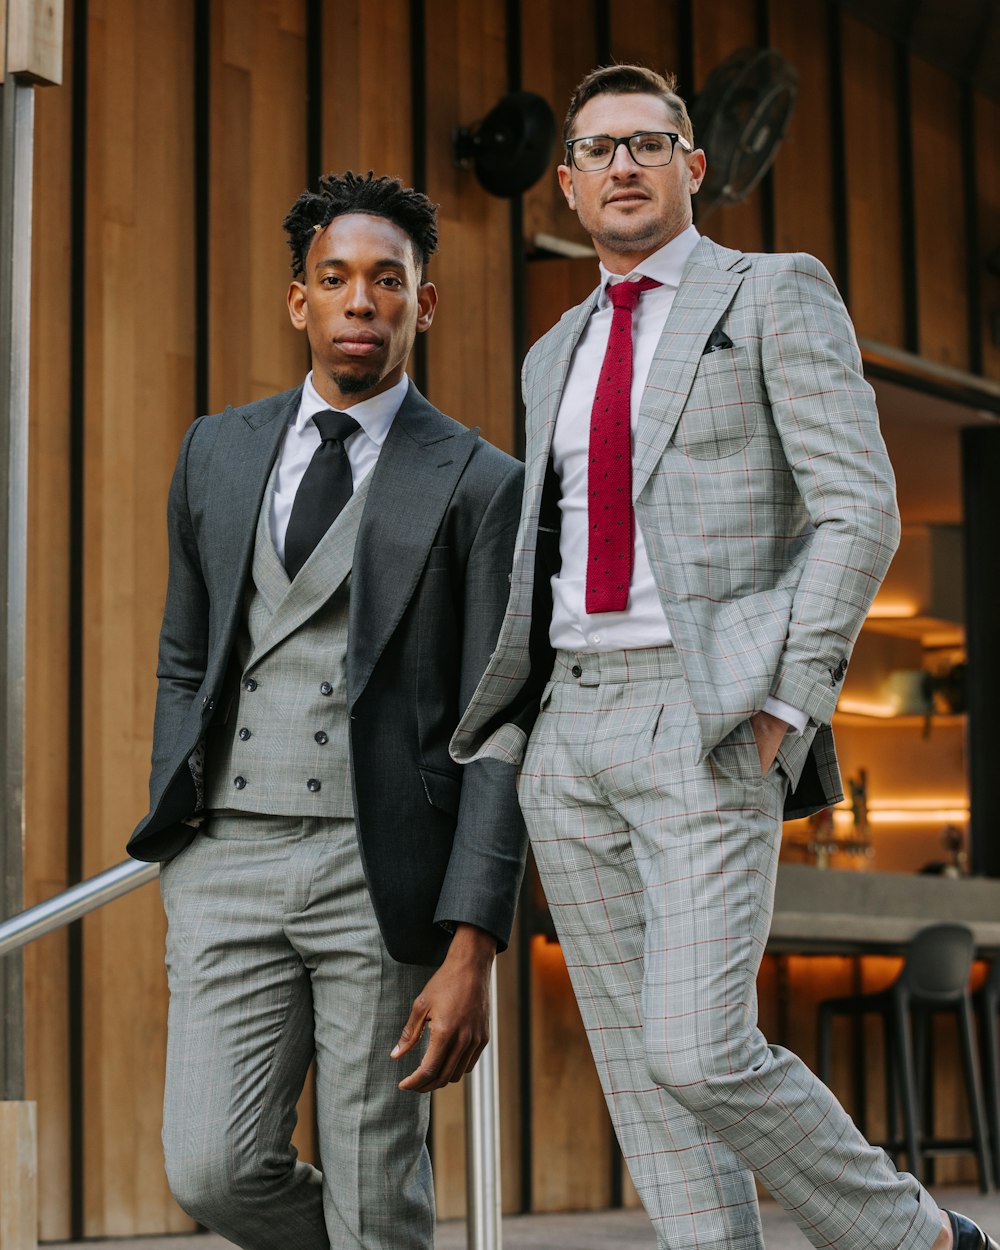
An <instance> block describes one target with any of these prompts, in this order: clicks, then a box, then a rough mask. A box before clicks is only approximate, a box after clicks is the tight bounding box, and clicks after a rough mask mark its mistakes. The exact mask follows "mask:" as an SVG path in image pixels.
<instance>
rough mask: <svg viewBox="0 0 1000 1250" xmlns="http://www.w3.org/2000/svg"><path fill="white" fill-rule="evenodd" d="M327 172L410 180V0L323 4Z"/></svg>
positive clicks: (329, 1) (348, 0)
mask: <svg viewBox="0 0 1000 1250" xmlns="http://www.w3.org/2000/svg"><path fill="white" fill-rule="evenodd" d="M323 67H324V74H323V171H324V173H325V172H327V171H336V172H338V173H343V172H344V170H347V169H353V170H354V171H355V173H362V174H363V173H366V172H367V171H368V170H369V169H373V170H374V171H375V173H376V174H391V175H393V176H394V177H396V178H400V179H401V180H402V181H403V182H405V183H406V184H407V185H409V183H410V182H411V180H412V177H413V160H412V151H413V146H412V135H411V124H410V122H411V119H410V4H409V0H385V2H384V3H382V4H377V5H374V4H369V3H366V0H325V3H324V5H323Z"/></svg>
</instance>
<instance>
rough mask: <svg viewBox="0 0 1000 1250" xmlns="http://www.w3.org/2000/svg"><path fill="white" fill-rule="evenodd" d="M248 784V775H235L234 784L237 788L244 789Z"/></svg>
mask: <svg viewBox="0 0 1000 1250" xmlns="http://www.w3.org/2000/svg"><path fill="white" fill-rule="evenodd" d="M246 784H247V779H246V777H234V778H233V785H234V786H235V787H236V789H237V790H242V789H244V788H245V786H246Z"/></svg>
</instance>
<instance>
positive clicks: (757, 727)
mask: <svg viewBox="0 0 1000 1250" xmlns="http://www.w3.org/2000/svg"><path fill="white" fill-rule="evenodd" d="M750 724H751V726H752V727H753V736H754V738H756V740H757V754H758V755H759V756H760V775H761V776H762V777H765V776H766V775H767V771H768V769H769V768H770V767H771V765H772V764H773V763H774V761H775V760H776V759H777V756H778V748H779V747H780V746H781V743H782V740H783V739H784V736H785V733H786V732H787V730H788V729H789V728H790V726H789V724H788V722H787V721H784V720H781V719H780V717H777V716H772V715H771V713H770V712H763V711H761V712H754V714H753V716H751V717H750Z"/></svg>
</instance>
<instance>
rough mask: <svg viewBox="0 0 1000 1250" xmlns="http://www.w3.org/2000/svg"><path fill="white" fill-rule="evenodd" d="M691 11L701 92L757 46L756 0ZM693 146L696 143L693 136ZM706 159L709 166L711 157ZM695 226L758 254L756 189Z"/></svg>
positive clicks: (727, 0)
mask: <svg viewBox="0 0 1000 1250" xmlns="http://www.w3.org/2000/svg"><path fill="white" fill-rule="evenodd" d="M693 8H694V69H695V84H696V86H697V90H698V92H701V91H703V90H704V87H705V83H706V81H707V79H708V76H709V74H710V73H711V72H712V70H713V69H715V68H716V66H718V65H721V64H722V62H723V61H724V60H725V59H726V58H727V57H728V56H730V55H731V54H732V53H733V52H735V51H736V50H737V49H738V48H755V47H756V46H757V6H756V0H716V3H714V4H711V5H704V4H696V5H694V6H693ZM682 94H683V93H682ZM688 102H689V103H690V98H689V101H688ZM695 142H696V143H697V142H699V136H698V135H697V134H696V135H695ZM708 158H709V161H710V162H711V159H712V157H711V153H709V154H708ZM695 207H696V209H697V197H696V199H695ZM696 223H697V225H698V228H699V229H704V232H705V233H706V234H708V235H709V236H710V237H711V238H713V239H714V240H715V241H716V243H721V244H722V245H723V246H725V247H735V248H739V249H740V250H741V251H745V252H753V251H760V249H761V248H762V247H763V239H764V231H763V223H762V220H761V196H760V187H759V186H758V187H756V188H755V189H754V191H753V192H752V193H751V195H750V197H749V199H747V200H744V202H743V203H742V204H733V205H729V206H727V207H725V208H714V209H712V210H711V212H710V213H707V214H703V215H702V216H701V217H699V218H697V219H696Z"/></svg>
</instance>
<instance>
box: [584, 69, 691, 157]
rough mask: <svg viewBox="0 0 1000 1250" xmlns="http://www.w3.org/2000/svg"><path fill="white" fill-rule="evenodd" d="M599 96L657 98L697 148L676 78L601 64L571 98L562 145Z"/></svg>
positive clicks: (680, 130) (669, 75)
mask: <svg viewBox="0 0 1000 1250" xmlns="http://www.w3.org/2000/svg"><path fill="white" fill-rule="evenodd" d="M598 95H655V96H659V98H660V99H661V100H662V101H663V103H664V104H665V105H666V106H667V108H669V109H670V111H671V112H672V113H673V115H674V117H675V118H676V121H677V130H678V132H679V133H680V134H682V135H683V136H684V138H685V139H687V141H688V143H690V144H691V146H692V147H694V127H693V126H692V125H691V118H690V117H689V116H688V111H687V105H686V104H685V103H684V101H683V100H682V99H681V97H680V96H679V95H678V94H677V79H676V77H675V76H674V75H673V74H668V75H666V76H664V75H663V74H658V73H657V72H656V70H653V69H647V67H646V66H645V65H602V66H600V67H599V68H598V69H594V70H591V71H590V73H589V74H588V75H587V77H586V78H584V80H583V81H582V82H581V83H580V84H579V86H578V87H577V88H576V90H575V91H574V92H573V95H572V96H571V97H570V102H569V110H568V112H567V113H566V120H565V122H564V123H563V143H567V142H568V141H569V140H570V139H571V138H572V135H573V123H574V122H575V121H576V115H577V113H579V111H580V110H581V109H582V108H583V106H584V105H585V104H586V103H587V102H588V100H592V99H593V98H594V96H598Z"/></svg>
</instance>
